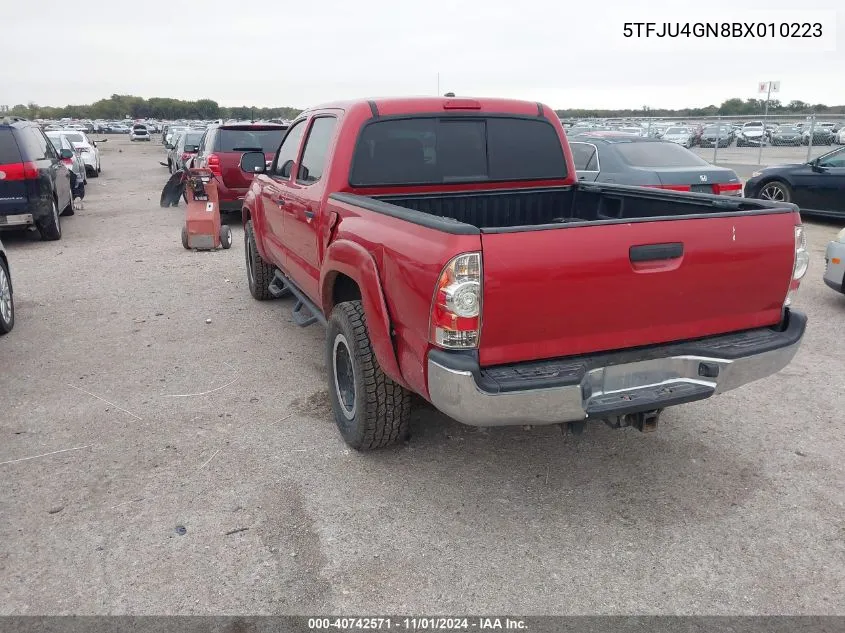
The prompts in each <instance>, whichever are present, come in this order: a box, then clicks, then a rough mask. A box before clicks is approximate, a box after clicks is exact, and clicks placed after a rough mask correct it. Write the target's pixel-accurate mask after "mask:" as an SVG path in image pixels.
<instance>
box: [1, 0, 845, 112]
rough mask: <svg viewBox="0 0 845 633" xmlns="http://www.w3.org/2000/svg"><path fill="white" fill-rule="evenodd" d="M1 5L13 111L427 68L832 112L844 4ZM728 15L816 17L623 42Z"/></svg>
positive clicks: (500, 86) (297, 92)
mask: <svg viewBox="0 0 845 633" xmlns="http://www.w3.org/2000/svg"><path fill="white" fill-rule="evenodd" d="M0 5H2V11H0V13H2V16H3V17H2V22H3V26H4V28H3V37H2V39H0V60H2V64H0V104H7V105H10V106H11V105H14V104H16V103H27V102H29V101H34V102H36V103H38V104H41V105H55V106H58V105H66V104H69V103H70V104H78V103H90V102H92V101H94V100H96V99H100V98H103V97H107V96H109V95H111V94H112V93H120V94H133V95H139V96H143V97H147V98H149V97H174V98H181V99H197V98H202V97H207V98H211V99H214V100H216V101H217V102H218V103H220V104H221V105H227V106H233V105H254V106H286V105H289V106H294V107H306V106H309V105H314V104H317V103H320V102H324V101H329V100H334V99H340V98H351V97H368V96H370V97H371V96H388V95H414V94H436V93H437V91H438V83H437V74H438V72H439V73H440V85H439V90H440V92H441V93H443V92H446V91H453V92H455V93H457V94H459V95H467V96H470V95H471V96H502V97H514V98H525V99H531V100H539V101H543V102H545V103H547V104H549V105H551V106H553V107H555V108H567V107H601V108H621V107H634V108H640V107H642V106H644V105H648V106H651V107H670V108H678V107H684V106H705V105H709V104H716V105H718V104H719V103H721V102H722V101H723V100H725V99H727V98H730V97H742V98H749V97H757V96H758V95H757V85H758V82H760V81H766V80H780V82H781V92H780V94H778V95H777V96H778V97H779V98H780V99H781V100H783V101H790V100H792V99H801V100H803V101H809V102H812V103H827V104H828V105H833V104H845V2H843V0H804V2H800V3H799V2H795V0H792V1H789V2H786V1H784V0H766V1H765V2H762V1H759V0H746V1H745V2H737V1H736V0H734V1H733V2H727V1H725V0H695V1H693V2H689V1H688V0H677V1H674V2H661V1H659V0H658V1H655V2H651V3H650V4H649V5H648V6H649V7H650V8H648V9H645V8H642V7H644V6H645V4H640V3H635V2H634V1H633V0H601V1H596V2H579V3H577V6H573V5H571V4H570V3H568V2H566V0H532V1H525V0H522V1H520V0H508V1H504V0H452V1H451V2H444V1H442V0H424V1H418V0H365V1H364V2H361V1H360V0H358V1H353V0H320V1H318V2H314V3H308V2H297V3H291V2H286V1H285V0H277V1H276V2H273V1H268V2H260V3H259V2H256V3H249V2H233V1H232V0H225V1H220V0H201V1H200V2H190V3H189V2H184V1H182V0H170V1H164V0H144V1H141V2H138V1H133V2H128V1H125V0H86V1H85V2H83V3H74V2H68V1H67V0H61V1H57V0H48V2H45V3H37V10H36V9H35V6H36V5H35V4H33V3H31V2H29V3H25V2H15V1H13V0H0ZM637 5H639V7H638V6H637ZM738 5H741V6H742V9H741V10H740V9H737V8H736V7H737V6H738ZM837 5H838V7H837ZM253 7H254V8H253ZM755 7H759V8H755ZM796 8H798V9H799V10H798V11H796ZM837 8H838V9H839V13H838V14H837V13H835V11H836V10H837ZM781 10H782V11H786V12H787V13H778V11H781ZM790 12H791V13H790ZM737 18H742V19H752V20H756V21H758V22H764V23H769V22H772V21H775V22H776V23H779V22H780V21H782V20H783V19H785V20H789V21H792V20H795V19H800V20H801V21H816V20H821V21H822V24H823V32H824V36H825V37H823V38H822V39H821V40H817V39H802V40H789V41H783V40H768V41H761V40H751V39H743V40H732V41H725V40H721V41H713V40H706V41H705V40H685V41H681V40H656V39H648V40H646V39H625V38H623V36H622V33H623V25H624V23H625V22H642V21H658V22H664V21H672V22H675V21H679V22H687V21H689V22H695V21H733V20H734V19H737Z"/></svg>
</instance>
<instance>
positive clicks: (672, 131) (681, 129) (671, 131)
mask: <svg viewBox="0 0 845 633" xmlns="http://www.w3.org/2000/svg"><path fill="white" fill-rule="evenodd" d="M666 134H689V130H688V129H687V128H685V127H670V128H669V129H668V130H666Z"/></svg>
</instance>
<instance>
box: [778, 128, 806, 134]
mask: <svg viewBox="0 0 845 633" xmlns="http://www.w3.org/2000/svg"><path fill="white" fill-rule="evenodd" d="M778 132H779V133H780V134H798V133H800V132H801V130H799V129H798V128H797V127H782V128H780V129H779V130H778Z"/></svg>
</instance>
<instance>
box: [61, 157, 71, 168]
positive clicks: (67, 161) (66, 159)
mask: <svg viewBox="0 0 845 633" xmlns="http://www.w3.org/2000/svg"><path fill="white" fill-rule="evenodd" d="M62 162H63V163H64V164H65V165H67V166H68V167H70V166H71V165H73V159H72V158H63V159H62Z"/></svg>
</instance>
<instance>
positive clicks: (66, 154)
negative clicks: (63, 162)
mask: <svg viewBox="0 0 845 633" xmlns="http://www.w3.org/2000/svg"><path fill="white" fill-rule="evenodd" d="M59 156H61V157H62V158H63V159H64V158H73V150H72V149H63V150H62V151H61V152H59Z"/></svg>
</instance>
